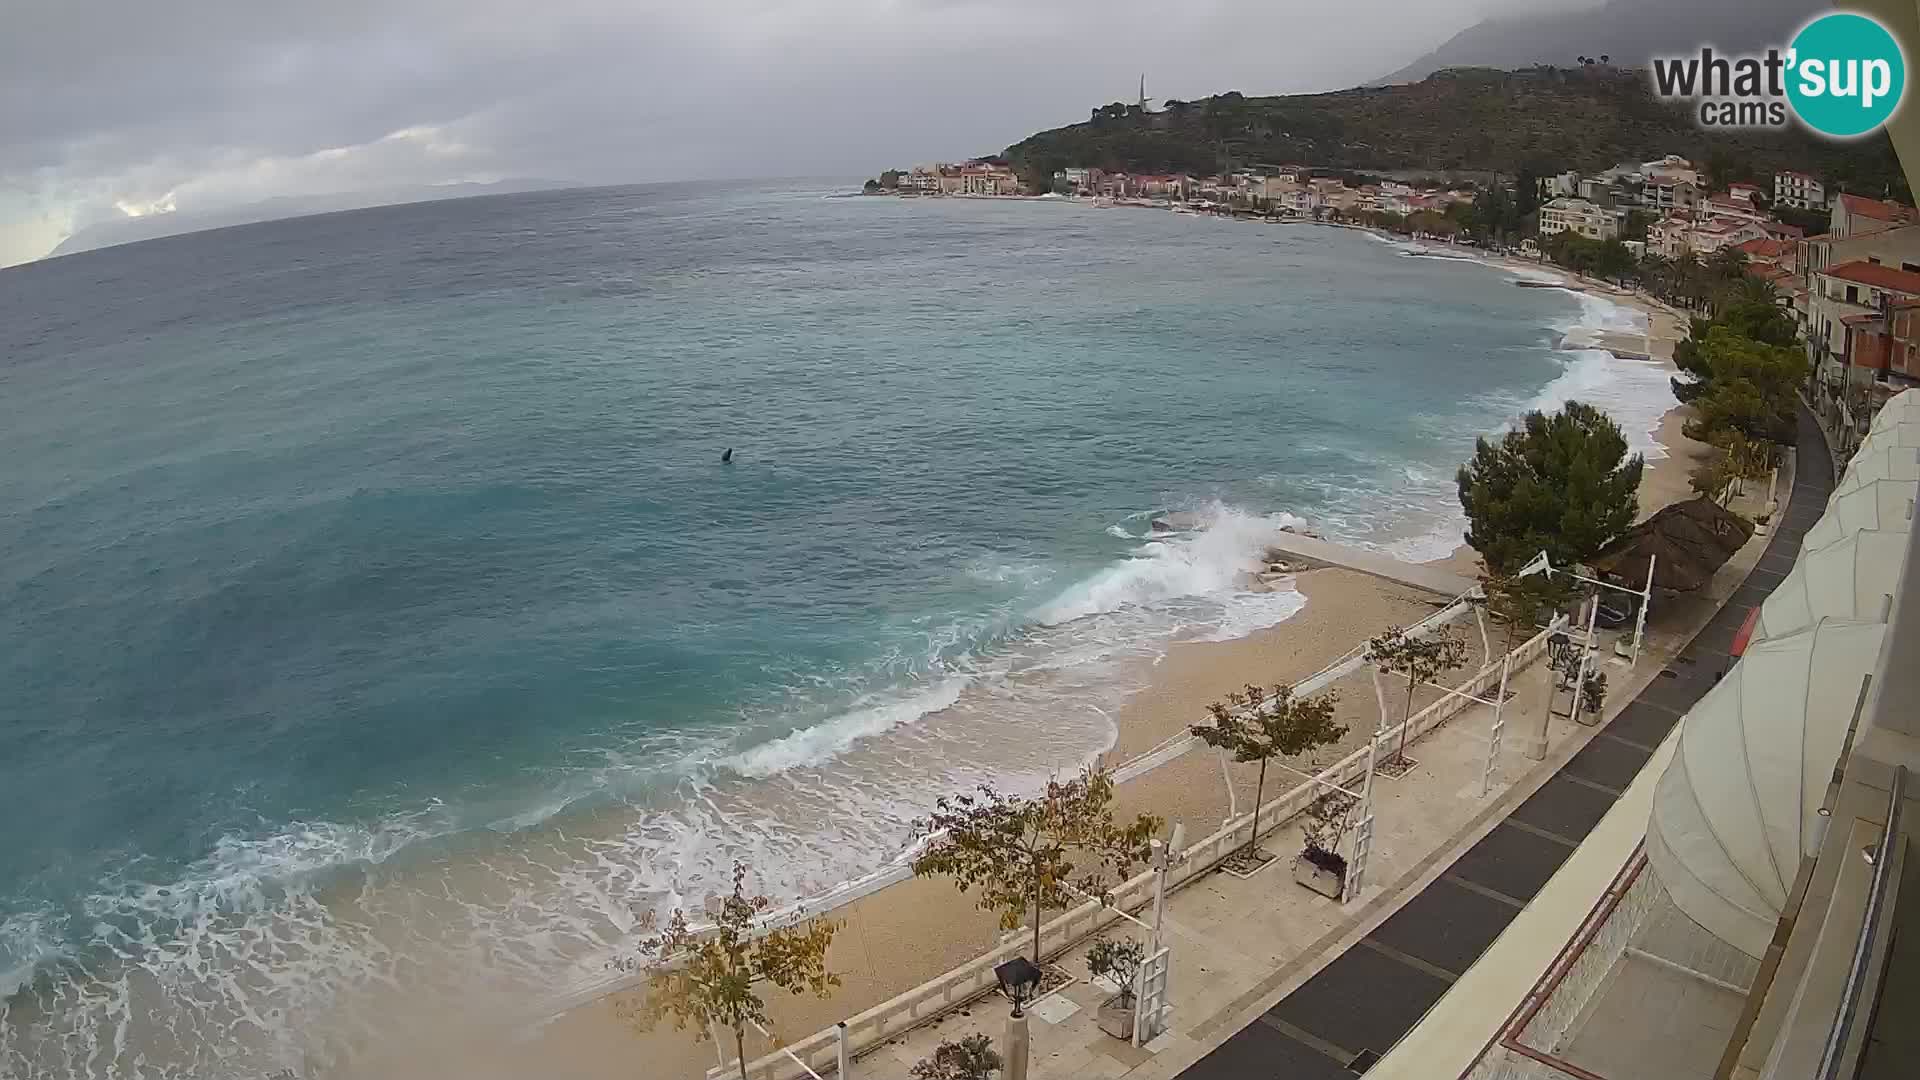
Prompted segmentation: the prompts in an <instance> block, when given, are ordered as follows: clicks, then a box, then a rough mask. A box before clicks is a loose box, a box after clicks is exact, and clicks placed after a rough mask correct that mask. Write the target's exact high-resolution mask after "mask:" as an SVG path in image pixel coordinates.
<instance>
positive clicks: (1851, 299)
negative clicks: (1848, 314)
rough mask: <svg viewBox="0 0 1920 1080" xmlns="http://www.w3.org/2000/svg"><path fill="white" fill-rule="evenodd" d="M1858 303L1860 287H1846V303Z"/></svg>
mask: <svg viewBox="0 0 1920 1080" xmlns="http://www.w3.org/2000/svg"><path fill="white" fill-rule="evenodd" d="M1859 302H1860V286H1858V285H1849V286H1847V303H1849V304H1857V303H1859Z"/></svg>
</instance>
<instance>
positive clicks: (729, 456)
mask: <svg viewBox="0 0 1920 1080" xmlns="http://www.w3.org/2000/svg"><path fill="white" fill-rule="evenodd" d="M720 464H722V465H731V464H733V447H731V446H729V447H727V452H726V453H724V454H721V455H720Z"/></svg>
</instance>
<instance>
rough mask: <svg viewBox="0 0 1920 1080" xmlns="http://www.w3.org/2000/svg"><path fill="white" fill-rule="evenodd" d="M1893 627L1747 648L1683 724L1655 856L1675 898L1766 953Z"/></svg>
mask: <svg viewBox="0 0 1920 1080" xmlns="http://www.w3.org/2000/svg"><path fill="white" fill-rule="evenodd" d="M1885 631H1886V627H1885V626H1884V625H1883V624H1881V623H1877V622H1872V623H1868V622H1844V621H1839V620H1834V619H1826V620H1823V621H1821V622H1819V623H1816V624H1815V625H1814V626H1812V627H1810V628H1808V629H1805V630H1801V631H1799V632H1797V633H1793V634H1787V635H1783V636H1781V637H1777V638H1773V639H1772V640H1769V641H1764V642H1761V643H1760V644H1758V645H1754V646H1752V647H1750V648H1749V649H1748V650H1747V652H1746V655H1745V656H1744V657H1742V658H1741V661H1740V662H1739V663H1738V664H1736V665H1734V668H1733V670H1732V671H1730V672H1728V673H1727V676H1726V678H1724V679H1722V680H1721V681H1720V683H1719V684H1718V685H1716V686H1715V687H1714V688H1713V689H1712V690H1709V691H1708V692H1707V695H1706V696H1705V697H1703V698H1701V699H1700V701H1699V703H1698V704H1696V705H1694V707H1693V709H1692V710H1691V711H1690V712H1688V713H1687V715H1686V716H1685V717H1684V718H1683V719H1682V721H1681V728H1680V738H1679V746H1678V748H1677V750H1676V752H1675V754H1674V757H1673V761H1672V762H1670V763H1669V764H1668V766H1667V771H1666V772H1665V773H1664V774H1662V775H1661V777H1660V784H1659V787H1658V788H1656V789H1655V792H1654V797H1653V817H1652V820H1651V821H1650V822H1648V825H1647V857H1648V860H1649V861H1650V863H1651V864H1652V866H1653V870H1654V873H1655V874H1656V875H1657V876H1658V877H1659V879H1660V883H1661V884H1662V885H1663V886H1665V887H1666V890H1667V892H1668V894H1669V895H1670V896H1672V898H1673V902H1674V903H1675V904H1676V905H1677V906H1678V907H1679V908H1680V910H1682V911H1684V912H1686V914H1687V916H1688V917H1689V918H1691V919H1692V920H1693V921H1694V922H1697V923H1699V924H1700V925H1701V926H1703V927H1705V928H1706V929H1707V930H1708V931H1709V932H1710V933H1712V934H1713V935H1714V936H1715V937H1717V938H1719V939H1720V940H1722V941H1725V942H1726V943H1728V944H1729V945H1732V946H1734V947H1735V948H1737V949H1739V950H1741V951H1742V952H1745V953H1747V954H1748V955H1750V956H1754V957H1758V956H1760V954H1761V953H1762V952H1764V951H1765V950H1766V947H1767V942H1768V941H1769V940H1771V938H1772V937H1773V929H1774V924H1775V923H1776V922H1777V921H1778V919H1779V916H1780V910H1781V908H1782V906H1783V905H1784V904H1785V903H1786V900H1787V894H1788V891H1789V890H1790V889H1791V888H1792V887H1793V879H1794V875H1795V873H1796V872H1797V871H1798V869H1799V864H1800V858H1801V856H1802V855H1810V854H1812V853H1813V852H1815V851H1816V850H1818V848H1819V843H1820V828H1821V826H1820V821H1821V819H1820V816H1819V813H1818V811H1819V808H1820V804H1821V801H1822V799H1824V798H1825V796H1826V789H1827V782H1828V780H1829V779H1830V778H1831V776H1832V774H1833V767H1834V764H1835V763H1836V762H1837V761H1838V760H1839V757H1840V748H1841V745H1842V743H1843V742H1844V741H1845V738H1846V732H1847V726H1848V724H1849V723H1850V722H1851V720H1852V717H1853V706H1854V701H1855V699H1856V698H1857V697H1858V695H1859V692H1860V679H1861V677H1862V676H1863V675H1865V674H1866V673H1867V672H1869V671H1872V670H1873V666H1874V663H1875V661H1876V660H1877V658H1878V657H1879V655H1880V639H1881V636H1882V634H1884V633H1885Z"/></svg>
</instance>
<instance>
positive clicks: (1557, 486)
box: [1457, 401, 1645, 574]
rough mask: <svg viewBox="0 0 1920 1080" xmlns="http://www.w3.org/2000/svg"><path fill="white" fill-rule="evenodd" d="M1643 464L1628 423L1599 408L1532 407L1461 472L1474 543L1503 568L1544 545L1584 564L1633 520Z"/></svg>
mask: <svg viewBox="0 0 1920 1080" xmlns="http://www.w3.org/2000/svg"><path fill="white" fill-rule="evenodd" d="M1644 468H1645V462H1644V461H1643V460H1642V458H1641V456H1640V455H1639V454H1634V455H1632V456H1631V457H1629V456H1628V454H1627V440H1626V437H1625V436H1623V435H1622V434H1621V433H1620V425H1618V424H1616V423H1614V422H1613V420H1612V419H1610V418H1609V417H1608V416H1607V414H1606V413H1604V412H1601V411H1600V410H1599V409H1596V408H1594V407H1593V406H1591V405H1584V404H1581V403H1580V402H1577V401H1569V402H1567V405H1566V408H1564V409H1562V410H1560V411H1559V412H1557V413H1554V414H1552V415H1548V414H1545V413H1540V412H1530V413H1528V414H1527V415H1526V417H1525V418H1524V419H1523V420H1522V421H1521V425H1520V427H1519V428H1518V429H1517V430H1514V431H1509V432H1507V433H1506V434H1505V435H1503V436H1501V437H1500V438H1499V439H1498V440H1489V439H1481V440H1480V441H1479V443H1478V445H1477V446H1476V448H1475V450H1474V455H1473V459H1472V460H1471V461H1469V462H1467V464H1466V465H1464V466H1462V467H1461V469H1460V473H1459V476H1458V478H1457V479H1458V484H1459V489H1460V507H1461V509H1463V510H1465V511H1466V514H1467V523H1468V528H1467V543H1468V544H1470V545H1472V547H1473V549H1474V550H1475V551H1478V552H1479V553H1480V554H1481V556H1482V557H1483V558H1485V560H1486V564H1487V569H1488V570H1490V571H1492V572H1493V573H1496V574H1510V573H1513V572H1514V571H1515V570H1518V569H1519V568H1520V567H1521V565H1523V564H1524V563H1525V562H1526V561H1527V560H1528V559H1531V558H1533V556H1534V555H1536V554H1538V553H1539V552H1541V551H1545V552H1546V553H1547V555H1548V557H1549V558H1551V559H1552V560H1553V564H1554V565H1555V566H1571V565H1573V564H1575V563H1579V562H1584V561H1586V560H1587V559H1589V558H1592V557H1593V556H1594V555H1595V554H1597V553H1598V552H1599V551H1600V549H1602V548H1604V547H1606V545H1607V544H1608V543H1609V542H1610V541H1612V540H1613V539H1614V538H1615V537H1617V536H1619V535H1620V534H1621V533H1622V532H1625V531H1626V529H1627V527H1628V526H1630V525H1632V524H1633V519H1634V517H1635V516H1636V515H1638V513H1639V510H1640V502H1639V498H1638V492H1639V489H1640V474H1641V472H1642V470H1643V469H1644Z"/></svg>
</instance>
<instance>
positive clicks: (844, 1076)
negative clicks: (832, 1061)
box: [834, 1020, 853, 1080]
mask: <svg viewBox="0 0 1920 1080" xmlns="http://www.w3.org/2000/svg"><path fill="white" fill-rule="evenodd" d="M834 1035H835V1038H836V1039H837V1041H838V1042H839V1052H840V1058H839V1063H838V1066H837V1068H838V1071H837V1072H836V1073H835V1075H836V1076H838V1077H839V1078H840V1080H849V1078H850V1077H851V1076H853V1055H852V1054H851V1053H850V1052H849V1049H850V1048H849V1047H848V1046H847V1022H846V1021H845V1020H842V1021H840V1022H839V1023H838V1024H836V1025H834Z"/></svg>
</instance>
